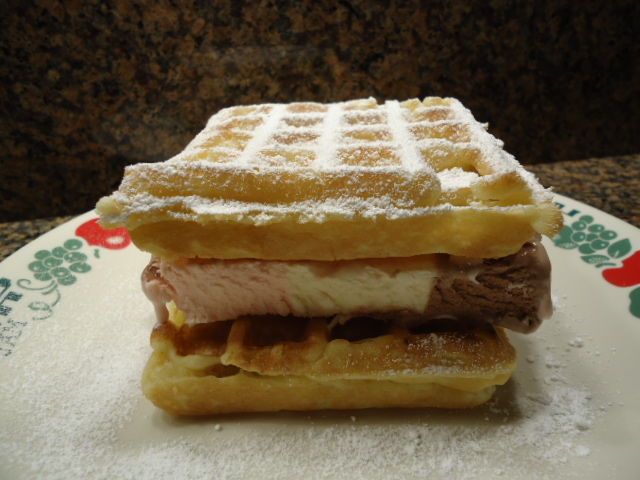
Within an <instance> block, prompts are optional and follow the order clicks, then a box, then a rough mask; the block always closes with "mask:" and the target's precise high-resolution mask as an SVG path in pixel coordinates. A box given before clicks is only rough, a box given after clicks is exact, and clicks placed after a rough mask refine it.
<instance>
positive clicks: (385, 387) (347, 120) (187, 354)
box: [97, 97, 562, 415]
mask: <svg viewBox="0 0 640 480" xmlns="http://www.w3.org/2000/svg"><path fill="white" fill-rule="evenodd" d="M97 209H98V212H99V213H100V214H101V216H102V217H103V220H102V223H103V225H105V226H107V227H121V226H125V227H127V228H128V229H129V231H130V234H131V237H132V240H133V242H134V243H135V244H136V245H137V246H138V247H139V248H140V249H142V250H145V251H147V252H150V253H151V255H152V257H151V260H150V263H149V265H148V266H147V268H146V269H145V270H144V272H143V274H142V283H143V289H144V291H145V293H146V294H147V296H148V297H149V299H150V300H151V302H152V303H153V305H154V307H155V312H156V318H157V324H156V326H155V328H154V329H153V332H152V335H151V344H152V347H153V353H152V355H151V358H150V360H149V363H148V365H147V367H146V369H145V371H144V374H143V390H144V393H145V395H146V396H147V397H148V398H149V399H150V400H151V401H152V402H153V403H155V404H156V405H157V406H159V407H161V408H163V409H165V410H167V411H169V412H171V413H175V414H181V415H197V414H215V413H227V412H248V411H277V410H314V409H327V408H330V409H349V408H370V407H445V408H465V407H472V406H475V405H479V404H481V403H483V402H485V401H487V400H488V399H489V398H490V397H491V395H492V394H493V392H494V389H495V387H496V386H498V385H502V384H504V383H505V382H506V381H507V380H508V379H509V377H510V376H511V374H512V372H513V371H514V368H515V364H516V353H515V350H514V348H513V347H512V346H511V344H510V343H509V341H508V338H507V336H506V334H505V332H504V329H510V330H514V331H517V332H521V333H529V332H532V331H534V330H535V329H536V328H537V327H538V326H539V325H540V322H541V321H542V320H543V319H544V318H546V317H548V316H549V315H550V313H551V300H550V285H549V282H550V265H549V259H548V257H547V255H546V252H545V251H544V247H543V246H542V245H541V243H540V236H541V235H554V234H555V233H556V232H557V231H558V230H559V229H560V228H561V226H562V217H561V214H560V213H559V211H558V209H557V208H556V207H555V205H554V204H553V202H552V196H551V193H550V192H549V191H548V190H546V189H544V188H543V187H542V186H541V185H540V184H539V183H538V182H537V180H536V179H535V178H534V177H533V176H532V175H531V174H530V173H528V172H527V171H526V170H524V168H523V167H522V166H521V165H520V164H519V163H518V162H517V161H516V160H515V159H514V158H513V156H511V155H509V154H508V153H506V152H505V151H504V149H503V145H502V142H500V141H499V140H497V139H496V138H494V137H493V136H492V135H490V134H489V133H488V132H487V130H486V125H483V124H480V123H478V122H477V121H476V120H475V119H474V118H473V116H472V114H471V113H470V112H469V110H467V109H466V108H465V107H463V106H462V104H460V102H459V101H457V100H455V99H451V98H437V97H428V98H425V99H424V100H422V101H420V100H417V99H413V100H408V101H404V102H398V101H386V102H384V103H378V102H377V101H376V100H374V99H362V100H353V101H347V102H338V103H329V104H321V103H310V102H304V103H290V104H263V105H250V106H239V107H231V108H226V109H224V110H221V111H220V112H218V113H216V114H215V115H214V116H213V117H211V119H210V120H209V122H208V123H207V125H206V127H205V128H204V130H203V131H202V132H200V133H199V134H198V135H197V136H196V137H195V138H194V139H193V141H192V142H191V143H190V144H189V145H188V146H187V147H186V148H185V150H184V151H183V152H181V153H180V154H178V155H177V156H175V157H173V158H171V159H169V160H167V161H166V162H162V163H143V164H137V165H133V166H130V167H127V169H126V171H125V175H124V179H123V181H122V183H121V185H120V188H119V189H118V191H116V192H114V193H113V194H112V195H111V196H109V197H105V198H103V199H101V200H100V202H99V203H98V207H97Z"/></svg>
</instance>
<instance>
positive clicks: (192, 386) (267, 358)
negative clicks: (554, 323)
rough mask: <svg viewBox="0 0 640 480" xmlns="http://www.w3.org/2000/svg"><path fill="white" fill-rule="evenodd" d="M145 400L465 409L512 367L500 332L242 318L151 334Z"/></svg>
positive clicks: (235, 408)
mask: <svg viewBox="0 0 640 480" xmlns="http://www.w3.org/2000/svg"><path fill="white" fill-rule="evenodd" d="M151 341H152V346H153V348H154V352H153V354H152V356H151V359H150V360H149V362H148V364H147V367H146V369H145V372H144V374H143V381H142V386H143V390H144V393H145V395H146V396H147V397H148V398H149V399H150V400H151V401H152V402H153V403H154V404H156V405H157V406H159V407H160V408H163V409H164V410H166V411H168V412H170V413H174V414H178V415H204V414H216V413H231V412H259V411H278V410H318V409H352V408H373V407H444V408H467V407H473V406H476V405H479V404H482V403H484V402H486V401H487V400H488V399H489V398H491V396H492V394H493V391H494V389H495V386H496V385H502V384H504V383H505V382H506V381H507V380H508V379H509V377H510V376H511V373H512V372H513V370H514V369H515V360H516V354H515V350H514V348H513V347H512V346H511V344H510V343H509V341H508V339H507V337H506V335H505V334H504V332H503V331H502V329H500V328H494V327H491V326H486V327H476V328H473V329H460V330H456V331H443V329H442V328H441V327H439V326H437V325H431V326H429V325H423V326H420V327H414V328H411V329H409V328H406V327H403V326H401V325H397V324H395V323H394V322H392V321H381V320H374V319H371V318H357V319H353V320H350V321H349V322H347V323H346V324H344V325H333V324H331V323H329V322H328V321H327V320H325V319H302V318H293V317H275V316H274V317H271V316H269V317H245V318H240V319H237V320H233V321H228V322H215V323H209V324H198V325H194V326H189V325H187V324H185V323H184V316H183V315H182V313H181V312H180V311H178V310H175V309H172V311H171V316H170V320H169V321H168V322H166V323H164V324H161V325H159V326H158V327H157V328H156V329H155V330H154V332H153V334H152V337H151Z"/></svg>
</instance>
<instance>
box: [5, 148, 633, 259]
mask: <svg viewBox="0 0 640 480" xmlns="http://www.w3.org/2000/svg"><path fill="white" fill-rule="evenodd" d="M526 168H527V169H528V170H530V171H531V172H533V173H534V174H536V175H537V176H538V178H539V179H540V181H541V182H542V184H543V185H545V186H553V189H554V191H555V192H557V193H559V194H562V195H566V196H568V197H571V198H573V199H575V200H579V201H582V202H584V203H586V204H589V205H591V206H593V207H595V208H598V209H600V210H603V211H605V212H607V213H610V214H611V215H613V216H615V217H618V218H620V219H622V220H624V221H626V222H628V223H630V224H632V225H634V226H636V227H638V228H640V203H639V202H638V199H639V198H640V154H637V155H626V156H620V157H604V158H593V159H587V160H575V161H564V162H554V163H542V164H537V165H528V166H526ZM78 213H80V212H78ZM72 218H73V216H64V217H51V218H42V219H36V220H25V221H18V222H4V223H0V260H2V259H4V258H6V257H7V256H9V255H11V254H12V253H13V252H14V251H16V250H17V249H18V248H20V247H22V246H23V245H25V244H27V243H28V242H30V241H31V240H33V239H35V238H37V237H38V236H40V235H42V234H44V233H46V232H47V231H49V230H51V229H52V228H54V227H56V226H58V225H60V224H62V223H64V222H66V221H68V220H70V219H72Z"/></svg>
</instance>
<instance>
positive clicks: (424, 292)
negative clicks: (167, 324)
mask: <svg viewBox="0 0 640 480" xmlns="http://www.w3.org/2000/svg"><path fill="white" fill-rule="evenodd" d="M436 272H437V268H436V256H435V255H422V256H416V257H410V258H393V259H368V260H349V261H338V262H314V261H300V262H279V261H260V260H249V259H243V260H207V261H198V260H181V261H174V262H169V261H164V260H161V259H158V258H154V259H152V261H151V263H150V264H149V266H148V267H147V269H146V270H145V273H144V274H143V288H144V290H145V293H146V294H147V296H148V297H149V298H150V299H151V300H152V301H153V302H154V304H155V305H156V311H157V313H158V316H159V320H160V321H164V320H166V315H167V314H166V308H165V304H166V303H167V302H169V301H173V302H175V304H176V306H177V307H178V308H179V309H180V310H182V311H183V312H184V313H185V315H186V317H187V319H188V322H189V323H192V324H194V323H202V322H214V321H222V320H231V319H234V318H237V317H239V316H242V315H294V316H298V317H330V316H334V315H338V314H342V315H346V316H352V315H359V314H367V313H373V312H388V311H402V312H409V313H415V314H421V313H424V311H425V310H426V308H427V305H428V303H429V294H430V292H431V286H432V283H433V278H434V276H435V275H436Z"/></svg>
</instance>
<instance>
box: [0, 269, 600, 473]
mask: <svg viewBox="0 0 640 480" xmlns="http://www.w3.org/2000/svg"><path fill="white" fill-rule="evenodd" d="M124 270H125V271H123V272H122V275H127V276H130V277H131V278H130V279H129V280H128V281H122V282H120V283H118V282H116V285H115V288H114V291H110V294H109V296H108V298H106V296H105V297H104V298H91V293H90V292H89V291H87V292H80V293H79V297H81V298H86V299H87V300H86V301H85V302H84V303H83V302H80V303H74V304H73V305H70V304H67V305H66V306H67V307H68V308H67V310H66V311H64V310H60V314H61V317H60V318H54V319H50V321H49V323H40V324H35V325H33V328H32V330H31V333H30V334H29V338H28V339H26V341H25V344H29V345H33V346H36V348H27V345H24V348H20V349H18V350H17V351H16V353H15V355H13V356H11V357H9V358H6V359H3V361H2V363H1V364H0V365H1V366H2V372H3V374H4V376H3V377H2V378H3V382H2V390H1V393H0V396H1V397H2V402H0V416H1V417H2V418H3V421H5V425H3V429H0V444H2V446H3V448H2V453H0V455H1V456H2V467H0V469H2V471H6V472H12V471H22V472H28V473H27V474H25V475H24V478H34V477H37V478H51V479H57V478H60V479H67V478H110V479H112V478H116V479H146V478H149V479H154V480H155V479H180V478H185V479H186V478H189V479H193V478H196V479H197V478H212V477H213V478H218V479H240V478H276V477H277V478H313V479H316V478H317V479H321V478H337V477H340V478H354V479H359V478H366V479H377V478H391V477H393V478H444V477H447V478H456V479H476V478H495V477H496V476H503V477H504V478H514V476H516V475H518V476H523V475H524V476H525V477H527V476H529V475H531V474H533V473H534V472H535V477H536V478H543V479H544V478H549V479H552V478H558V476H562V477H563V478H567V477H571V476H572V475H571V472H572V470H573V469H574V468H576V466H578V467H580V466H582V467H580V468H578V469H577V471H578V472H584V471H585V470H587V469H588V467H585V465H586V464H585V462H587V463H588V462H589V461H590V458H591V456H592V454H591V451H592V447H591V446H590V444H589V443H588V439H587V437H586V436H588V434H589V432H591V431H592V430H593V428H595V427H596V426H597V425H598V423H599V420H598V417H597V416H596V412H597V411H598V408H597V407H598V406H599V403H600V401H596V400H594V399H593V394H592V393H591V392H590V391H589V388H588V386H586V385H581V384H578V383H576V382H577V381H576V380H575V379H573V378H572V376H571V375H570V374H569V373H568V370H569V368H570V367H571V365H572V364H576V363H578V364H579V363H580V362H581V361H582V356H584V354H585V348H568V351H565V350H564V347H565V346H566V344H567V338H571V339H575V338H576V332H569V331H567V330H566V329H565V330H562V324H563V321H565V320H566V318H564V317H565V315H564V314H562V312H559V313H557V314H556V317H555V318H554V319H553V320H551V321H550V322H549V323H555V324H556V326H555V327H554V330H553V331H552V332H547V333H546V335H545V334H542V335H540V334H538V333H537V334H535V335H532V336H527V337H524V336H515V335H512V339H513V340H514V341H515V342H516V346H517V348H518V350H519V352H520V354H521V358H523V357H528V358H529V357H530V358H531V362H520V363H521V365H520V367H519V370H518V371H517V372H516V374H515V375H514V378H513V379H512V380H511V381H510V382H509V383H508V384H507V385H506V386H504V387H501V388H499V389H498V391H497V393H496V396H495V397H494V399H492V400H491V401H490V402H489V403H488V404H487V405H485V406H483V407H480V408H476V409H472V410H468V411H443V410H436V409H426V410H421V409H415V410H397V409H390V410H364V411H355V412H301V413H277V414H249V415H229V416H216V417H210V418H203V419H179V418H174V417H171V416H170V415H167V414H165V413H163V412H161V411H159V410H157V409H155V408H154V407H152V406H151V405H149V404H148V402H147V401H146V400H145V399H144V398H143V397H142V394H141V392H140V389H139V378H140V372H141V370H142V368H143V365H144V363H145V361H146V358H147V356H148V354H149V347H148V334H149V330H150V329H151V326H152V324H153V314H152V308H151V307H150V305H149V304H148V302H147V301H146V300H145V299H144V298H143V297H142V294H140V293H139V291H138V286H137V279H136V278H135V275H134V274H133V273H131V272H128V271H126V270H127V269H126V268H125V269H124ZM118 275H119V274H115V275H113V278H111V280H112V281H113V280H114V279H116V280H118V279H119V278H120V277H119V276H118ZM114 299H117V301H114ZM61 308H62V307H61ZM87 311H91V312H93V313H91V314H85V313H82V312H87ZM98 312H99V313H98ZM565 324H566V322H565ZM556 330H557V331H556ZM558 332H560V334H559V335H558ZM582 336H583V335H582V334H581V337H582ZM555 337H559V338H558V339H557V346H556V347H552V345H551V343H549V342H551V339H553V338H555ZM38 346H41V347H40V348H38ZM44 346H46V348H43V347H44ZM51 346H53V348H51ZM7 372H12V375H10V376H8V375H7ZM607 408H611V407H607ZM568 465H572V466H571V468H567V466H568ZM583 467H584V468H583ZM580 476H581V474H579V473H577V474H576V478H579V477H580Z"/></svg>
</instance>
